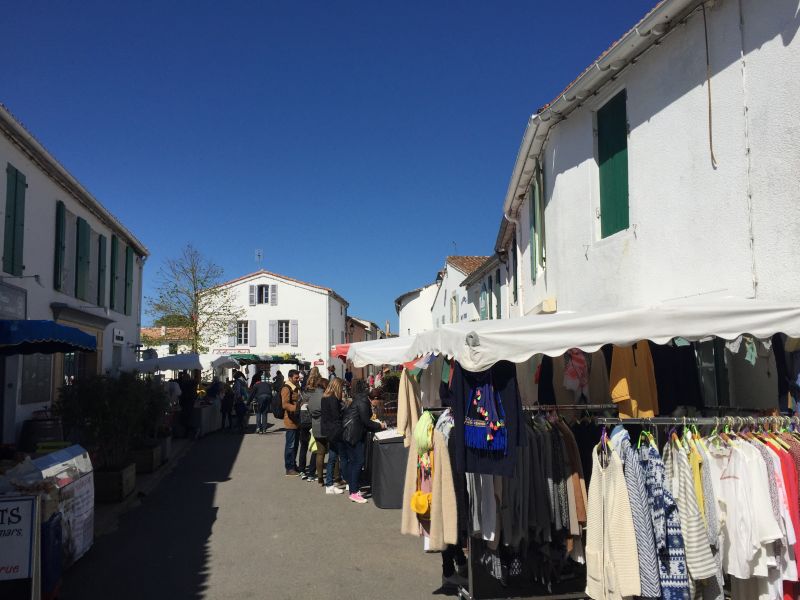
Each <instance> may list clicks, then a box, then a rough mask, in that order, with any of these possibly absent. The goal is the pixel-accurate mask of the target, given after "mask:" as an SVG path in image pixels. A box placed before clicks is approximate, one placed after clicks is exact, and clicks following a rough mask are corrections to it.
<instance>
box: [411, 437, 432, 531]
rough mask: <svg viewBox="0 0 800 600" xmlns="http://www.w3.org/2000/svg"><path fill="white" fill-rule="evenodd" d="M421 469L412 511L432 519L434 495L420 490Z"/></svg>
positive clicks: (418, 473)
mask: <svg viewBox="0 0 800 600" xmlns="http://www.w3.org/2000/svg"><path fill="white" fill-rule="evenodd" d="M431 479H433V451H431ZM420 483H421V482H420V467H417V489H416V490H414V493H413V494H411V510H412V511H414V512H415V513H417V514H418V515H419V516H420V517H424V518H426V519H430V517H431V502H432V500H433V494H432V493H431V492H423V491H422V490H420V489H419V488H420Z"/></svg>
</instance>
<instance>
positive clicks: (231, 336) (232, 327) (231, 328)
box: [228, 321, 236, 348]
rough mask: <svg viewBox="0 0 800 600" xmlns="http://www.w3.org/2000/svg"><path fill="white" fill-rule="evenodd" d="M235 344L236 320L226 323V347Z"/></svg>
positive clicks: (232, 346)
mask: <svg viewBox="0 0 800 600" xmlns="http://www.w3.org/2000/svg"><path fill="white" fill-rule="evenodd" d="M235 346H236V321H231V322H230V323H228V348H234V347H235Z"/></svg>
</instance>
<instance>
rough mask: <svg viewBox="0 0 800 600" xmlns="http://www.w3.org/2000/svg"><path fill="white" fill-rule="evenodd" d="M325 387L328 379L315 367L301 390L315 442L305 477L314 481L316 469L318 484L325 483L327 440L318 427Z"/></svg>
mask: <svg viewBox="0 0 800 600" xmlns="http://www.w3.org/2000/svg"><path fill="white" fill-rule="evenodd" d="M327 387H328V381H327V380H325V379H323V378H322V376H321V375H320V373H319V369H318V368H317V367H314V368H313V369H311V372H310V373H309V374H308V380H307V382H306V389H305V391H304V392H303V395H304V396H305V398H306V399H307V400H308V411H309V414H310V415H311V433H312V435H313V436H314V440H316V442H317V449H316V452H314V453H313V454H312V456H311V462H310V463H309V465H308V470H307V471H306V478H307V479H308V480H309V481H314V479H315V477H314V472H315V471H316V480H317V483H319V484H320V485H323V484H324V483H325V479H324V475H323V473H324V468H325V454H326V452H327V451H328V442H327V440H326V439H325V437H324V436H323V435H322V430H321V427H320V425H321V421H320V418H321V416H322V396H323V395H324V393H325V389H326V388H327Z"/></svg>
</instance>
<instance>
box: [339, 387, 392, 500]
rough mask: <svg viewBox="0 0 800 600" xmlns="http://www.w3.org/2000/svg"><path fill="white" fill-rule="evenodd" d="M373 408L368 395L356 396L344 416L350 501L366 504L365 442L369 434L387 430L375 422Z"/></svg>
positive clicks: (346, 477)
mask: <svg viewBox="0 0 800 600" xmlns="http://www.w3.org/2000/svg"><path fill="white" fill-rule="evenodd" d="M371 416H372V407H371V406H370V402H369V398H367V395H366V394H356V395H355V397H354V398H353V401H352V402H351V403H350V406H348V407H347V409H346V410H345V411H344V414H343V416H342V423H343V434H342V436H343V438H344V452H345V454H346V455H347V472H346V473H345V479H347V485H348V486H349V488H350V500H351V501H352V502H356V503H358V504H365V503H366V502H367V499H366V498H364V496H362V495H361V492H360V485H359V483H360V479H361V468H362V467H363V466H364V440H365V438H366V436H367V434H368V433H370V432H372V433H374V432H376V431H381V430H382V429H386V423H383V422H381V421H373V420H372V419H371Z"/></svg>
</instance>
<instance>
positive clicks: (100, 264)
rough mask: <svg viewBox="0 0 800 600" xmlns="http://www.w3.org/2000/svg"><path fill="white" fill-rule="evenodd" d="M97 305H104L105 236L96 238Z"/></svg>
mask: <svg viewBox="0 0 800 600" xmlns="http://www.w3.org/2000/svg"><path fill="white" fill-rule="evenodd" d="M97 246H98V250H97V306H105V305H106V236H104V235H101V236H100V237H99V238H98V240H97Z"/></svg>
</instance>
